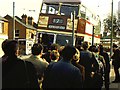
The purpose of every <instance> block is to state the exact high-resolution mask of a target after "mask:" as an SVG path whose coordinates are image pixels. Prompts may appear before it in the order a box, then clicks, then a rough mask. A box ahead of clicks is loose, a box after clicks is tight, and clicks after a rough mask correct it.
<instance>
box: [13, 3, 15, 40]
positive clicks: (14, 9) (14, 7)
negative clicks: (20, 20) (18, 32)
mask: <svg viewBox="0 0 120 90" xmlns="http://www.w3.org/2000/svg"><path fill="white" fill-rule="evenodd" d="M13 39H15V2H13Z"/></svg>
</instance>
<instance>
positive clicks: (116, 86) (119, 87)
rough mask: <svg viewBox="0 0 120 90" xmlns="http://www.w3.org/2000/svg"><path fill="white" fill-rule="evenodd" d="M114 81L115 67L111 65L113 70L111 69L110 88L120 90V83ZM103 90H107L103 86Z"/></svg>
mask: <svg viewBox="0 0 120 90" xmlns="http://www.w3.org/2000/svg"><path fill="white" fill-rule="evenodd" d="M110 63H111V62H110ZM119 72H120V69H119ZM114 79H115V73H114V69H113V66H112V64H111V69H110V85H109V88H110V90H120V83H112V81H114ZM103 90H105V89H104V86H103Z"/></svg>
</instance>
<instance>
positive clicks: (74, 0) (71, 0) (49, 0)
mask: <svg viewBox="0 0 120 90" xmlns="http://www.w3.org/2000/svg"><path fill="white" fill-rule="evenodd" d="M43 2H44V3H73V4H74V3H76V4H80V3H81V0H43Z"/></svg>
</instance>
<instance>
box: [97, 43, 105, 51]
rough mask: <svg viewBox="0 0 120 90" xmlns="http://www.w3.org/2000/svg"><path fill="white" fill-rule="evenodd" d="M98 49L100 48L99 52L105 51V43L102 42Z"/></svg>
mask: <svg viewBox="0 0 120 90" xmlns="http://www.w3.org/2000/svg"><path fill="white" fill-rule="evenodd" d="M98 50H99V52H103V50H104V48H103V45H102V44H100V45H99V46H98Z"/></svg>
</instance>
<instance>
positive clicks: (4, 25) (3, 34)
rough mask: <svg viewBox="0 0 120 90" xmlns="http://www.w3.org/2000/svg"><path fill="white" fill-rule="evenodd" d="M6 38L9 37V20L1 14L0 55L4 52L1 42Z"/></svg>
mask: <svg viewBox="0 0 120 90" xmlns="http://www.w3.org/2000/svg"><path fill="white" fill-rule="evenodd" d="M5 39H8V20H7V19H5V18H3V17H1V16H0V57H1V56H2V55H3V54H4V53H3V51H2V48H1V44H2V42H3V41H4V40H5Z"/></svg>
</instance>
